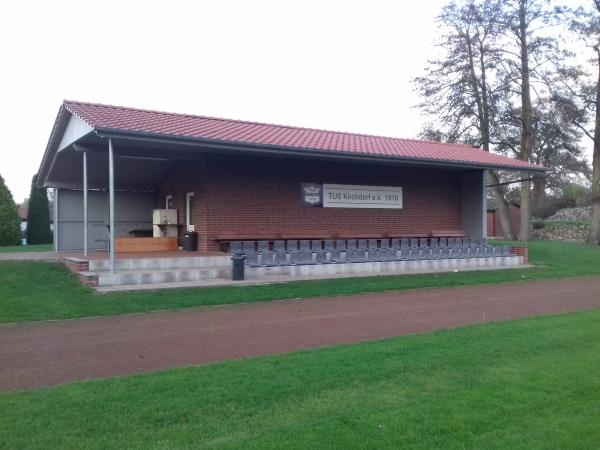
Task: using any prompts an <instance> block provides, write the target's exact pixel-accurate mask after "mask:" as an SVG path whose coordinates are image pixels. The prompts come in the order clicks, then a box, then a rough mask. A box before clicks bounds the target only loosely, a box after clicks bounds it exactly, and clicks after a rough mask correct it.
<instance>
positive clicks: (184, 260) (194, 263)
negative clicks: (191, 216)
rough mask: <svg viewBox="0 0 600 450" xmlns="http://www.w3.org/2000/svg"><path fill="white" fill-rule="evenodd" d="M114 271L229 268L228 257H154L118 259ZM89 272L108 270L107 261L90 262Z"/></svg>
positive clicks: (229, 261)
mask: <svg viewBox="0 0 600 450" xmlns="http://www.w3.org/2000/svg"><path fill="white" fill-rule="evenodd" d="M115 262H116V270H147V269H153V270H154V269H196V268H217V267H229V268H231V259H230V257H229V256H227V255H224V256H187V257H183V256H182V257H172V256H171V257H164V258H161V257H155V258H152V257H151V258H118V259H117V260H116V261H115ZM88 270H89V271H90V272H104V271H108V270H109V261H108V260H106V259H103V260H90V261H89V269H88Z"/></svg>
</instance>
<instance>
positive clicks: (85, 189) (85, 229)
mask: <svg viewBox="0 0 600 450" xmlns="http://www.w3.org/2000/svg"><path fill="white" fill-rule="evenodd" d="M87 255H88V171H87V152H86V151H84V152H83V256H87Z"/></svg>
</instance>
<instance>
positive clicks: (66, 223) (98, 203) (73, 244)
mask: <svg viewBox="0 0 600 450" xmlns="http://www.w3.org/2000/svg"><path fill="white" fill-rule="evenodd" d="M59 198H60V200H59V205H58V210H57V220H58V225H59V226H58V236H57V237H58V250H82V249H83V192H82V191H70V190H65V189H61V190H60V193H59ZM115 203H116V204H115V206H116V212H115V216H116V217H115V228H116V233H115V236H116V237H127V236H129V234H128V232H129V230H131V229H134V228H152V210H153V209H154V194H153V193H152V192H117V193H116V199H115ZM88 206H89V208H88V220H89V228H88V245H89V248H90V250H106V249H107V246H108V228H107V225H108V193H107V192H104V191H89V192H88Z"/></svg>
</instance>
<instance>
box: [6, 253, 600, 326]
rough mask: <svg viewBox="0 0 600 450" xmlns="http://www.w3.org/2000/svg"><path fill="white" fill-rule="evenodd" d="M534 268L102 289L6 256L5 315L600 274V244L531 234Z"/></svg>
mask: <svg viewBox="0 0 600 450" xmlns="http://www.w3.org/2000/svg"><path fill="white" fill-rule="evenodd" d="M528 245H529V251H530V261H531V263H532V264H535V265H536V267H535V268H532V269H511V270H497V271H484V272H458V273H444V274H436V275H432V274H423V275H405V276H386V277H366V278H345V279H338V280H320V281H302V282H293V283H281V284H271V285H262V286H232V287H212V288H196V289H169V290H163V291H154V292H130V293H116V294H97V293H96V292H94V291H93V290H92V289H90V288H87V287H84V286H82V285H80V284H79V282H78V281H77V279H76V277H75V276H74V275H73V274H71V273H70V272H68V271H67V270H66V269H65V268H64V267H63V266H62V265H59V264H53V263H43V262H0V323H10V322H26V321H35V320H48V319H54V320H58V319H72V318H78V317H89V316H109V315H116V314H127V313H138V312H149V311H156V310H164V309H180V308H189V307H194V306H208V305H225V304H235V303H252V302H262V301H270V300H281V299H294V298H309V297H319V296H331V295H351V294H359V293H365V292H383V291H390V290H408V289H418V288H440V287H456V286H468V285H476V284H492V283H503V282H514V281H524V280H525V281H526V280H536V279H544V278H563V277H575V276H589V275H600V247H592V246H585V245H579V244H567V243H561V242H531V243H529V244H528Z"/></svg>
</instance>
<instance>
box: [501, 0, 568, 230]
mask: <svg viewBox="0 0 600 450" xmlns="http://www.w3.org/2000/svg"><path fill="white" fill-rule="evenodd" d="M502 5H503V6H502V8H503V18H502V23H503V28H504V36H505V38H506V40H505V43H504V45H503V47H502V52H503V58H502V63H501V67H502V69H503V70H504V80H505V82H506V83H505V86H506V95H507V97H510V96H512V97H513V98H518V103H519V107H518V108H516V107H513V108H512V110H513V111H518V112H519V116H518V117H517V119H518V123H519V129H520V142H519V151H518V157H519V159H521V160H523V161H531V157H532V151H533V148H534V145H535V140H536V137H537V136H536V134H535V129H534V114H535V109H534V106H533V101H532V93H533V94H534V95H535V96H536V98H537V99H538V103H540V104H542V102H541V99H542V98H543V97H544V96H546V95H548V91H549V90H551V88H549V87H548V82H549V81H550V80H551V76H549V74H548V72H556V71H557V70H559V68H560V66H561V62H562V61H563V60H564V58H565V57H566V55H567V53H566V52H564V51H562V50H561V49H559V46H558V41H557V39H556V38H555V37H553V36H551V35H550V33H549V32H548V29H549V28H550V27H555V26H558V25H559V24H560V22H561V20H562V14H563V12H564V9H562V8H559V7H557V6H555V5H554V2H553V1H552V0H505V1H504V2H502ZM525 175H526V176H525V177H524V178H525V179H527V178H528V176H527V174H525ZM530 217H531V182H530V181H523V182H521V229H520V233H519V239H520V240H521V241H527V240H528V239H529V221H530Z"/></svg>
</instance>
